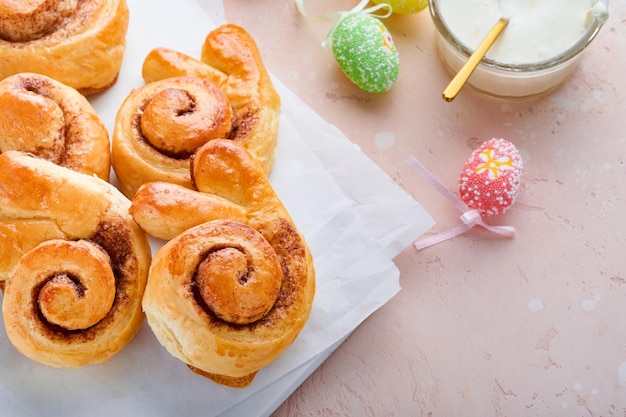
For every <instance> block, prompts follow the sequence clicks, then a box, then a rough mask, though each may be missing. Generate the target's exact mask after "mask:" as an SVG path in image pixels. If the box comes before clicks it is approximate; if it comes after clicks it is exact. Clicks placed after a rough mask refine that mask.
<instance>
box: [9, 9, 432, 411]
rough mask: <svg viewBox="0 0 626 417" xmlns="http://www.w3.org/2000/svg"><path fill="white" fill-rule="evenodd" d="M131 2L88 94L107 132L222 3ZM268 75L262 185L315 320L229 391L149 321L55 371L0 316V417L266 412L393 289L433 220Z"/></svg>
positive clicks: (192, 46) (190, 48)
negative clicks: (154, 68) (119, 346)
mask: <svg viewBox="0 0 626 417" xmlns="http://www.w3.org/2000/svg"><path fill="white" fill-rule="evenodd" d="M212 3H214V2H212ZM128 4H129V8H130V13H131V19H130V27H129V33H128V37H127V40H128V45H127V51H126V55H125V59H124V64H123V66H122V70H121V73H120V77H119V79H118V82H117V83H116V84H115V86H114V87H113V88H111V89H110V90H108V91H107V92H105V93H103V94H100V95H99V96H97V97H92V98H90V101H91V102H92V104H93V106H94V107H95V109H96V110H97V111H98V114H100V115H101V117H102V119H103V120H104V122H105V124H106V125H107V127H108V128H109V131H110V132H111V133H112V132H113V122H114V119H115V114H116V113H117V109H118V108H119V107H120V105H121V103H122V101H123V100H124V99H125V98H126V96H127V95H128V93H129V92H130V90H131V89H132V88H136V87H139V86H141V85H143V80H142V78H141V65H142V62H143V59H144V57H145V56H146V54H147V53H148V52H149V51H150V50H151V49H152V48H154V47H157V46H166V47H169V48H172V49H176V50H179V51H181V52H184V53H187V54H189V55H191V56H194V57H199V54H200V47H201V44H202V42H203V40H204V38H205V36H206V35H207V34H208V32H209V31H210V30H211V29H213V28H214V27H216V25H217V24H220V23H221V22H222V21H221V19H223V12H221V2H220V3H219V5H214V4H213V5H212V6H208V4H209V3H207V2H204V3H202V4H201V3H200V2H199V1H194V0H185V1H180V0H179V1H176V2H173V1H169V0H129V1H128ZM259 47H260V48H261V49H262V48H263V45H259ZM274 82H275V86H276V88H277V90H278V92H279V94H280V95H281V98H282V114H281V119H280V132H279V145H278V149H277V158H276V165H275V167H274V170H273V172H272V174H271V176H270V180H271V182H272V185H273V186H274V188H275V189H276V191H277V193H278V195H279V197H280V198H281V200H282V201H283V203H284V204H285V206H286V207H287V209H288V210H289V212H290V214H291V215H292V217H293V218H294V221H295V222H296V224H297V226H298V228H299V229H300V230H301V231H302V233H303V234H304V236H305V238H306V240H307V242H308V244H309V246H310V248H311V251H312V253H313V257H314V260H315V268H316V274H317V291H316V297H315V301H314V304H313V309H312V312H311V316H310V319H309V321H308V322H307V324H306V326H305V328H304V329H303V331H302V332H301V334H300V336H299V337H298V339H297V340H296V341H295V343H294V344H293V345H292V346H291V347H290V348H289V349H288V350H287V351H286V352H285V353H284V354H283V355H282V356H281V357H280V358H279V359H278V360H276V361H275V362H274V363H273V364H272V365H270V366H269V367H267V368H266V369H263V370H261V371H260V372H259V373H258V374H257V377H256V378H255V380H254V382H253V383H252V385H251V386H250V387H248V388H244V389H231V388H226V387H223V386H220V385H217V384H215V383H213V382H212V381H210V380H208V379H205V378H202V377H200V376H197V375H195V374H193V373H191V372H190V371H189V370H188V369H187V368H186V366H185V365H184V364H183V363H182V362H179V361H178V360H176V359H174V358H173V357H171V356H170V355H169V354H168V353H167V352H166V351H165V349H164V348H162V347H161V346H160V345H159V343H158V342H157V340H156V338H155V337H154V335H153V334H152V332H151V330H150V328H149V327H148V326H147V324H146V323H144V325H143V327H142V328H141V330H140V332H139V333H138V334H137V336H136V337H135V338H134V339H133V340H132V341H131V343H130V344H129V345H128V346H127V347H126V348H125V349H124V350H123V351H122V352H120V353H119V354H118V355H116V356H115V357H114V358H113V359H111V360H110V361H109V362H107V363H104V364H99V365H92V366H88V367H85V368H80V369H54V368H49V367H46V366H43V365H40V364H37V363H35V362H32V361H30V360H28V359H26V358H25V357H23V356H21V355H20V354H19V353H18V352H17V351H16V350H15V349H14V348H13V346H12V345H11V344H10V342H9V341H8V338H7V337H6V333H5V331H4V326H3V324H2V323H0V401H1V402H2V407H1V408H2V413H1V414H2V415H3V416H5V415H6V416H51V415H62V416H65V417H73V416H85V415H88V416H93V417H97V416H109V415H117V416H136V417H141V416H151V417H153V416H173V415H180V416H186V417H187V416H205V417H210V416H217V415H222V416H225V417H226V416H230V415H232V416H244V415H245V416H262V415H269V414H270V413H271V412H272V411H273V410H274V409H275V408H276V407H277V406H278V405H279V404H280V403H281V402H282V401H283V400H284V398H286V396H287V395H289V393H291V392H292V391H293V390H294V389H295V388H296V387H297V386H298V385H299V384H300V383H301V382H302V381H303V380H304V379H305V378H306V377H307V376H308V375H309V374H310V373H311V372H313V370H315V368H316V367H317V366H319V364H320V363H321V362H322V361H323V360H324V359H325V358H326V357H327V356H328V355H330V353H332V351H333V350H334V349H335V348H336V347H337V346H338V345H339V344H340V343H341V342H342V340H344V339H345V338H346V337H347V336H348V335H349V334H350V332H352V331H353V330H354V329H355V328H356V327H357V326H358V325H359V324H360V323H361V322H362V321H363V320H364V319H365V318H367V317H368V316H369V315H370V314H371V313H373V312H374V311H376V310H377V309H378V308H380V307H381V306H382V305H384V304H385V303H386V302H387V301H389V299H390V298H391V297H393V296H394V295H395V294H396V293H397V292H398V291H399V289H400V287H399V272H398V270H397V268H396V266H395V264H394V263H393V261H392V258H393V257H394V256H395V255H397V254H398V253H399V252H400V251H401V250H402V249H404V248H406V247H407V246H408V245H409V244H410V243H411V242H412V241H414V240H415V239H417V238H418V237H419V236H420V235H421V234H423V233H424V232H425V231H426V230H427V229H428V228H430V227H431V226H432V224H433V221H432V219H431V217H430V216H429V215H428V213H426V212H425V211H424V209H423V208H422V207H421V206H420V205H419V204H418V203H417V202H416V201H414V200H413V199H412V198H411V197H410V196H408V195H407V194H406V193H405V192H404V191H403V190H401V188H400V187H398V186H397V185H396V184H394V182H393V181H392V180H391V179H390V178H389V177H387V176H386V175H385V174H384V173H383V172H382V171H381V170H380V169H379V168H378V167H377V166H376V165H375V164H373V163H372V162H371V161H370V160H369V159H368V158H367V157H366V156H365V155H364V154H362V153H361V152H360V151H359V150H358V148H357V147H356V146H354V145H353V144H352V143H351V142H350V141H349V140H348V139H347V138H346V137H345V136H344V135H343V134H342V133H341V132H340V131H339V130H338V129H337V128H335V127H334V126H332V125H330V124H328V123H327V122H325V121H324V120H323V119H322V118H320V117H319V116H318V115H317V114H316V113H315V112H313V111H312V110H311V109H310V108H308V107H307V106H306V105H305V104H304V103H303V102H302V101H300V100H299V99H298V98H297V97H296V96H295V95H293V94H292V93H291V92H290V91H289V90H288V89H286V88H285V87H284V85H282V84H281V83H280V81H279V80H274ZM365 185H366V186H365Z"/></svg>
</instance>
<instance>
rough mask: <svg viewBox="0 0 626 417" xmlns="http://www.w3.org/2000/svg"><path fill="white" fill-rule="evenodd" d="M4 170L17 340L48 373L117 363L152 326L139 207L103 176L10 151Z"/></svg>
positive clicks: (2, 208) (7, 314)
mask: <svg viewBox="0 0 626 417" xmlns="http://www.w3.org/2000/svg"><path fill="white" fill-rule="evenodd" d="M0 167H1V168H2V169H0V200H1V201H3V204H2V205H0V225H2V227H0V233H3V234H4V235H5V236H6V237H8V238H7V239H0V253H10V254H12V256H11V258H10V259H11V261H10V262H7V263H4V262H3V263H2V265H0V266H2V270H0V279H2V278H5V277H8V280H7V281H6V282H5V293H4V298H3V303H2V312H3V316H4V322H5V327H6V331H7V334H8V336H9V340H10V341H11V342H12V343H13V345H14V346H15V347H16V348H17V349H18V350H19V351H20V352H21V353H22V354H24V355H25V356H27V357H29V358H31V359H33V360H35V361H38V362H40V363H43V364H46V365H49V366H55V367H78V366H83V365H87V364H92V363H98V362H102V361H106V360H108V359H110V358H111V357H112V356H113V355H114V354H115V353H117V352H119V351H120V350H121V349H122V348H123V347H124V346H126V344H127V343H128V342H129V341H130V340H131V339H132V337H133V336H134V335H135V333H136V332H137V331H138V330H139V327H140V326H141V323H142V322H143V319H144V315H143V312H142V310H141V299H142V297H143V292H144V289H145V284H146V280H147V275H148V269H149V266H150V260H151V252H150V246H149V244H148V240H147V236H146V234H145V233H144V232H143V231H142V230H141V229H140V228H139V227H138V226H137V224H136V223H135V222H134V220H133V219H132V217H131V216H130V215H129V214H128V209H129V206H130V202H129V201H128V199H126V198H125V197H124V196H123V195H122V194H121V193H120V192H119V191H117V189H115V188H114V187H113V186H112V185H111V184H109V183H107V182H105V181H102V180H101V179H99V178H97V177H94V176H88V175H84V174H80V173H77V172H74V171H72V170H69V169H67V168H64V167H61V166H58V165H55V164H53V163H51V162H49V161H46V160H44V159H40V158H37V157H34V156H31V155H29V154H25V153H23V152H19V151H8V152H5V153H3V154H1V155H0ZM70 300H71V301H70ZM92 300H96V301H98V302H99V305H98V306H96V307H94V306H93V304H91V301H92ZM88 301H89V302H88Z"/></svg>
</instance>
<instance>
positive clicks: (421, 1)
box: [373, 0, 428, 14]
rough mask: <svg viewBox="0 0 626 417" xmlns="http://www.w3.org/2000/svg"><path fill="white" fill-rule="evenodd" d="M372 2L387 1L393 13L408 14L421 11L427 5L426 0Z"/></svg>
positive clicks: (376, 0) (377, 1)
mask: <svg viewBox="0 0 626 417" xmlns="http://www.w3.org/2000/svg"><path fill="white" fill-rule="evenodd" d="M373 1H374V3H377V4H383V3H387V4H388V5H390V6H391V8H392V10H393V12H394V13H398V14H409V13H417V12H421V11H422V10H424V9H425V8H427V7H428V0H373Z"/></svg>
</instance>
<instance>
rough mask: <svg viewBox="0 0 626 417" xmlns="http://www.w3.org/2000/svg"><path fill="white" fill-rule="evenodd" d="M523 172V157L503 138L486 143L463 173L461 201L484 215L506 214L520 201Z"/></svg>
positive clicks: (475, 152)
mask: <svg viewBox="0 0 626 417" xmlns="http://www.w3.org/2000/svg"><path fill="white" fill-rule="evenodd" d="M522 169H523V163H522V157H521V156H520V153H519V151H518V150H517V148H516V147H515V145H513V144H512V143H511V142H509V141H507V140H505V139H502V138H493V139H490V140H488V141H486V142H484V143H483V144H482V145H481V146H480V147H479V148H478V149H476V150H475V151H474V152H472V155H471V156H470V158H469V159H468V160H467V162H466V163H465V166H464V167H463V170H462V171H461V175H460V178H459V195H460V197H461V200H463V202H464V203H465V204H467V206H468V207H470V208H473V209H476V210H478V211H479V212H480V214H481V215H483V216H493V215H497V214H502V213H505V212H506V211H507V210H508V209H509V208H510V207H511V206H512V205H513V203H515V199H516V198H517V194H518V192H519V187H520V181H521V177H522Z"/></svg>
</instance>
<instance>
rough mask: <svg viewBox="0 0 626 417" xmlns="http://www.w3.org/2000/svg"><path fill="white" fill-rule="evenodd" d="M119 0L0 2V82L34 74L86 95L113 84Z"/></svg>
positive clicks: (121, 46)
mask: <svg viewBox="0 0 626 417" xmlns="http://www.w3.org/2000/svg"><path fill="white" fill-rule="evenodd" d="M127 29H128V7H127V5H126V1H125V0H80V1H79V0H29V1H14V0H0V63H1V65H0V79H2V78H5V77H8V76H10V75H13V74H17V73H20V72H37V73H40V74H44V75H47V76H49V77H51V78H54V79H55V80H57V81H60V82H62V83H63V84H66V85H69V86H70V87H73V88H75V89H77V90H78V91H79V92H80V93H81V94H92V93H95V92H98V91H102V90H104V89H107V88H108V87H110V86H111V85H113V84H114V83H115V81H116V80H117V76H118V74H119V70H120V67H121V65H122V59H123V56H124V51H125V49H126V31H127Z"/></svg>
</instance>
